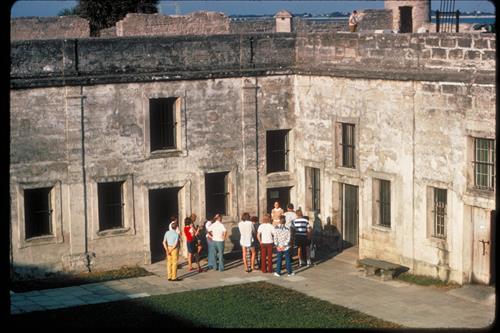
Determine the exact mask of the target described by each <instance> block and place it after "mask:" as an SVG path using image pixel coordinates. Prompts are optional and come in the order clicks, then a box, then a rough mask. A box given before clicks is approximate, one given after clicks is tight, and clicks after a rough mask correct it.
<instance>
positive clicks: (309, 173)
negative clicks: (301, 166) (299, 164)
mask: <svg viewBox="0 0 500 333" xmlns="http://www.w3.org/2000/svg"><path fill="white" fill-rule="evenodd" d="M306 189H307V193H306V209H307V210H313V211H317V212H319V211H320V209H321V204H320V203H321V200H320V198H321V196H320V194H321V182H320V170H319V169H318V168H310V167H306Z"/></svg>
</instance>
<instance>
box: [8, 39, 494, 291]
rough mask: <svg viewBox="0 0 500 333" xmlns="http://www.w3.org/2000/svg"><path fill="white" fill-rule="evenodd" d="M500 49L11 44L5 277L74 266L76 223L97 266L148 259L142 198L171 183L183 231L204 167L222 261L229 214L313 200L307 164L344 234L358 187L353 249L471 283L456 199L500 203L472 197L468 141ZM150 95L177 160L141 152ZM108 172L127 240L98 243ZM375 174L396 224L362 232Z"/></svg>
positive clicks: (201, 197) (289, 42)
mask: <svg viewBox="0 0 500 333" xmlns="http://www.w3.org/2000/svg"><path fill="white" fill-rule="evenodd" d="M250 37H253V40H252V41H250ZM495 43H496V40H495V36H492V35H482V34H480V35H476V34H474V35H473V34H449V35H437V34H423V35H420V34H419V35H411V34H410V35H395V36H392V35H391V36H386V35H377V34H345V33H338V34H311V35H305V34H301V35H298V36H297V35H295V34H255V35H250V36H245V37H242V36H239V35H226V36H220V35H219V36H210V37H202V36H200V37H195V36H191V37H183V38H180V37H147V38H109V39H101V40H100V39H79V40H66V41H62V40H54V41H30V42H14V43H12V48H11V55H12V69H11V76H12V81H11V84H12V88H13V90H12V91H11V96H10V97H11V117H10V121H11V123H10V126H11V142H10V151H11V156H10V158H11V166H10V171H11V178H10V185H11V196H12V198H13V199H12V202H13V204H12V207H11V215H12V220H11V221H12V222H11V223H12V251H13V258H14V266H15V268H16V270H17V269H18V268H19V271H20V272H21V271H22V268H29V267H33V266H38V265H40V266H42V267H43V269H46V270H49V269H61V267H62V268H73V269H82V267H84V266H83V263H82V254H83V253H84V252H85V242H84V239H85V237H84V234H85V230H84V226H85V219H86V218H87V220H88V234H89V238H88V239H89V243H88V249H89V252H91V253H92V254H93V257H92V265H93V267H110V266H119V265H123V264H134V263H139V262H148V260H150V252H149V251H150V250H149V249H150V245H151V244H150V240H149V237H148V236H149V232H150V226H149V208H148V204H149V199H148V191H149V189H155V188H168V187H178V188H181V190H180V192H179V218H180V220H181V221H182V220H183V218H184V217H185V216H187V215H189V214H190V213H191V212H195V213H197V215H198V216H199V217H200V220H201V221H203V220H204V218H205V216H204V215H205V206H206V205H205V183H204V174H205V173H207V172H219V171H228V172H229V175H230V176H229V178H230V181H229V192H230V197H229V206H228V214H227V216H226V217H225V218H224V223H225V225H226V228H227V229H228V230H229V231H230V237H229V240H228V241H227V242H226V250H228V251H229V250H232V249H235V248H236V249H237V248H238V239H237V228H236V223H237V222H238V216H241V214H242V213H243V212H244V211H248V212H250V213H251V214H259V215H262V214H263V213H264V212H265V209H266V208H265V207H266V189H267V188H272V187H285V186H290V187H292V189H291V201H292V202H293V203H294V204H295V205H296V207H305V192H306V188H305V171H304V167H305V166H309V167H316V168H319V169H320V170H321V182H322V183H321V207H322V208H321V213H320V219H321V221H322V223H323V224H324V223H325V221H328V220H330V221H332V222H333V224H334V225H336V226H337V228H338V229H339V230H340V231H342V226H341V223H340V221H339V212H338V207H336V206H335V201H336V200H335V198H336V195H335V188H337V189H338V184H339V183H347V184H352V185H357V186H359V195H360V197H359V198H360V204H359V205H360V206H359V221H360V226H359V235H360V240H359V242H360V255H361V256H375V257H378V258H380V259H384V260H389V261H395V262H399V263H402V264H404V265H406V266H408V267H410V268H411V269H412V270H413V271H414V272H416V273H425V274H431V275H434V276H441V277H443V276H444V277H445V278H446V277H447V278H450V279H453V280H455V281H458V282H461V283H462V282H464V281H468V279H469V277H470V271H471V265H472V264H471V260H470V257H471V256H470V249H469V246H470V244H471V240H470V232H468V231H470V226H469V225H468V224H467V222H466V220H465V217H464V216H465V213H464V210H465V209H466V207H465V206H474V207H480V208H482V209H490V210H491V209H492V208H493V206H494V198H493V197H492V195H490V196H486V197H485V196H484V195H483V196H482V197H481V196H478V194H477V193H474V192H471V191H470V190H469V186H468V183H467V179H468V177H469V176H468V175H467V171H466V170H467V164H468V163H469V162H468V161H469V159H468V157H467V153H466V151H467V147H466V142H467V138H468V137H470V136H472V135H474V136H479V137H492V136H493V137H494V128H493V125H492V124H493V122H494V117H495V114H494V113H495V90H494V83H495V80H494V78H495V62H494V58H492V59H490V58H489V57H491V54H492V53H493V55H494V52H495V51H494V48H495ZM436 50H444V51H442V52H443V57H442V58H436V55H438V54H440V51H436ZM377 51H378V52H377ZM424 54H428V55H429V57H425V56H423V55H424ZM457 54H461V55H462V57H458V56H457ZM472 55H476V56H472ZM453 57H456V58H457V59H453ZM311 64H315V66H312V65H311ZM361 66H362V67H361ZM360 68H361V69H360ZM51 85H52V86H53V87H50V86H51ZM79 85H82V86H79ZM81 96H84V97H83V99H81V98H80V97H81ZM157 97H178V98H180V101H181V103H180V104H181V108H180V112H181V118H180V125H179V126H180V131H181V133H180V138H181V139H180V144H179V149H178V150H176V151H174V152H168V153H165V154H160V155H155V154H151V153H150V152H149V149H148V140H149V134H148V131H149V127H148V123H149V119H148V117H149V116H148V114H149V113H148V112H149V109H148V105H149V104H148V102H149V99H150V98H157ZM82 100H83V105H82ZM82 112H83V123H82V121H81V120H82ZM343 121H344V122H346V121H347V122H353V123H355V124H356V128H357V133H358V136H357V140H358V144H357V147H358V150H357V154H358V155H357V163H356V165H357V166H358V167H357V168H356V169H354V170H351V169H346V168H341V167H338V155H337V154H336V147H338V142H336V139H335V123H337V122H343ZM256 123H257V124H258V129H256V127H255V125H256ZM82 126H83V127H84V133H85V136H84V143H85V161H86V164H85V169H86V174H87V182H86V185H87V192H88V199H87V204H88V207H87V211H85V209H84V198H83V193H84V189H83V181H82V160H81V158H82V151H81V147H82V136H81V133H82ZM270 129H290V147H291V152H290V170H289V171H288V172H279V173H272V174H266V161H265V155H266V154H265V152H266V148H265V140H266V130H270ZM257 143H258V146H257V147H256V144H257ZM257 160H258V161H259V163H258V165H256V162H257ZM113 177H115V178H116V177H121V178H124V179H126V183H127V186H128V187H130V191H128V192H127V193H128V194H127V195H128V196H129V197H130V201H128V205H127V207H133V209H132V208H130V209H129V211H128V213H127V222H126V223H127V224H126V228H124V230H120V231H119V232H117V233H111V234H102V233H99V232H98V214H97V207H98V206H97V205H98V203H97V195H96V184H97V182H98V181H100V180H103V179H114V178H113ZM374 178H382V179H389V180H390V181H391V198H393V199H394V201H393V202H392V210H391V216H392V220H391V228H390V229H387V228H381V227H376V226H373V225H372V223H371V221H372V214H373V212H372V204H373V202H372V201H373V200H372V186H373V179H374ZM44 184H49V185H50V184H52V185H53V184H55V185H54V186H55V188H56V189H57V191H56V192H57V193H58V194H56V196H58V198H59V199H57V200H59V201H57V202H58V203H59V204H58V205H57V207H60V211H61V212H60V213H59V215H60V216H59V217H58V218H57V221H56V226H59V227H58V228H57V230H56V231H55V233H56V235H55V236H54V237H51V238H50V239H42V240H36V241H26V240H24V237H23V233H22V223H23V218H22V216H23V205H22V195H21V193H22V189H23V188H24V187H26V186H41V185H44ZM52 185H51V186H52ZM428 186H439V187H441V188H446V189H447V190H448V193H449V196H448V198H449V204H450V210H449V216H448V218H449V221H450V225H449V237H448V238H447V240H446V241H445V242H434V241H432V240H429V238H428V236H427V232H428V227H427V221H426V218H425V215H426V188H427V187H428ZM257 193H258V195H257ZM401 198H403V199H401ZM478 198H479V199H478ZM257 206H258V207H259V209H257ZM258 210H259V211H258ZM85 212H86V213H87V217H85ZM307 213H308V214H309V215H311V213H312V212H307ZM41 249H43V251H40V250H41Z"/></svg>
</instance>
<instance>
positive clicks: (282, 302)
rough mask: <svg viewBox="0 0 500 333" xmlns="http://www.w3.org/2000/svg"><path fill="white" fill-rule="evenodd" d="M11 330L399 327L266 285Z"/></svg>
mask: <svg viewBox="0 0 500 333" xmlns="http://www.w3.org/2000/svg"><path fill="white" fill-rule="evenodd" d="M11 318H12V321H13V322H12V325H13V327H22V326H27V325H29V326H33V325H35V326H38V327H42V326H45V325H47V326H49V327H54V326H55V325H57V326H62V327H78V328H83V327H137V328H139V327H152V326H155V327H213V328H266V327H267V328H398V327H401V326H398V325H396V324H393V323H390V322H385V321H382V320H380V319H377V318H374V317H371V316H368V315H365V314H362V313H360V312H357V311H354V310H349V309H347V308H345V307H342V306H338V305H334V304H331V303H329V302H326V301H322V300H319V299H316V298H313V297H309V296H307V295H304V294H302V293H299V292H296V291H293V290H290V289H286V288H283V287H279V286H276V285H273V284H269V283H265V282H255V283H247V284H241V285H233V286H225V287H219V288H212V289H203V290H196V291H188V292H182V293H177V294H170V295H158V296H151V297H146V298H140V299H133V300H127V301H118V302H111V303H104V304H94V305H85V306H79V307H74V308H66V309H59V310H51V311H43V312H32V313H27V314H19V315H14V316H12V317H11Z"/></svg>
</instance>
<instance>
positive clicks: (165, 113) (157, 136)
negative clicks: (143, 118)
mask: <svg viewBox="0 0 500 333" xmlns="http://www.w3.org/2000/svg"><path fill="white" fill-rule="evenodd" d="M176 102H177V98H176V97H168V98H153V99H150V100H149V123H150V144H151V151H152V152H153V151H155V150H162V149H174V148H176V127H177V120H176V114H175V113H176V109H175V107H176Z"/></svg>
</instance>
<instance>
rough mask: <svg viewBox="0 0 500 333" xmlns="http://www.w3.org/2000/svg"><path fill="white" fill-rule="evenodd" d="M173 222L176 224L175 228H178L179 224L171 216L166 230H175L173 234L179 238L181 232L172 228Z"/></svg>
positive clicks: (175, 218)
mask: <svg viewBox="0 0 500 333" xmlns="http://www.w3.org/2000/svg"><path fill="white" fill-rule="evenodd" d="M174 222H175V223H177V226H179V223H178V222H177V217H175V216H171V217H170V224H169V225H168V230H175V232H176V233H177V234H178V235H179V236H180V235H181V231H180V230H179V228H176V229H173V228H172V225H173V224H174Z"/></svg>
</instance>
